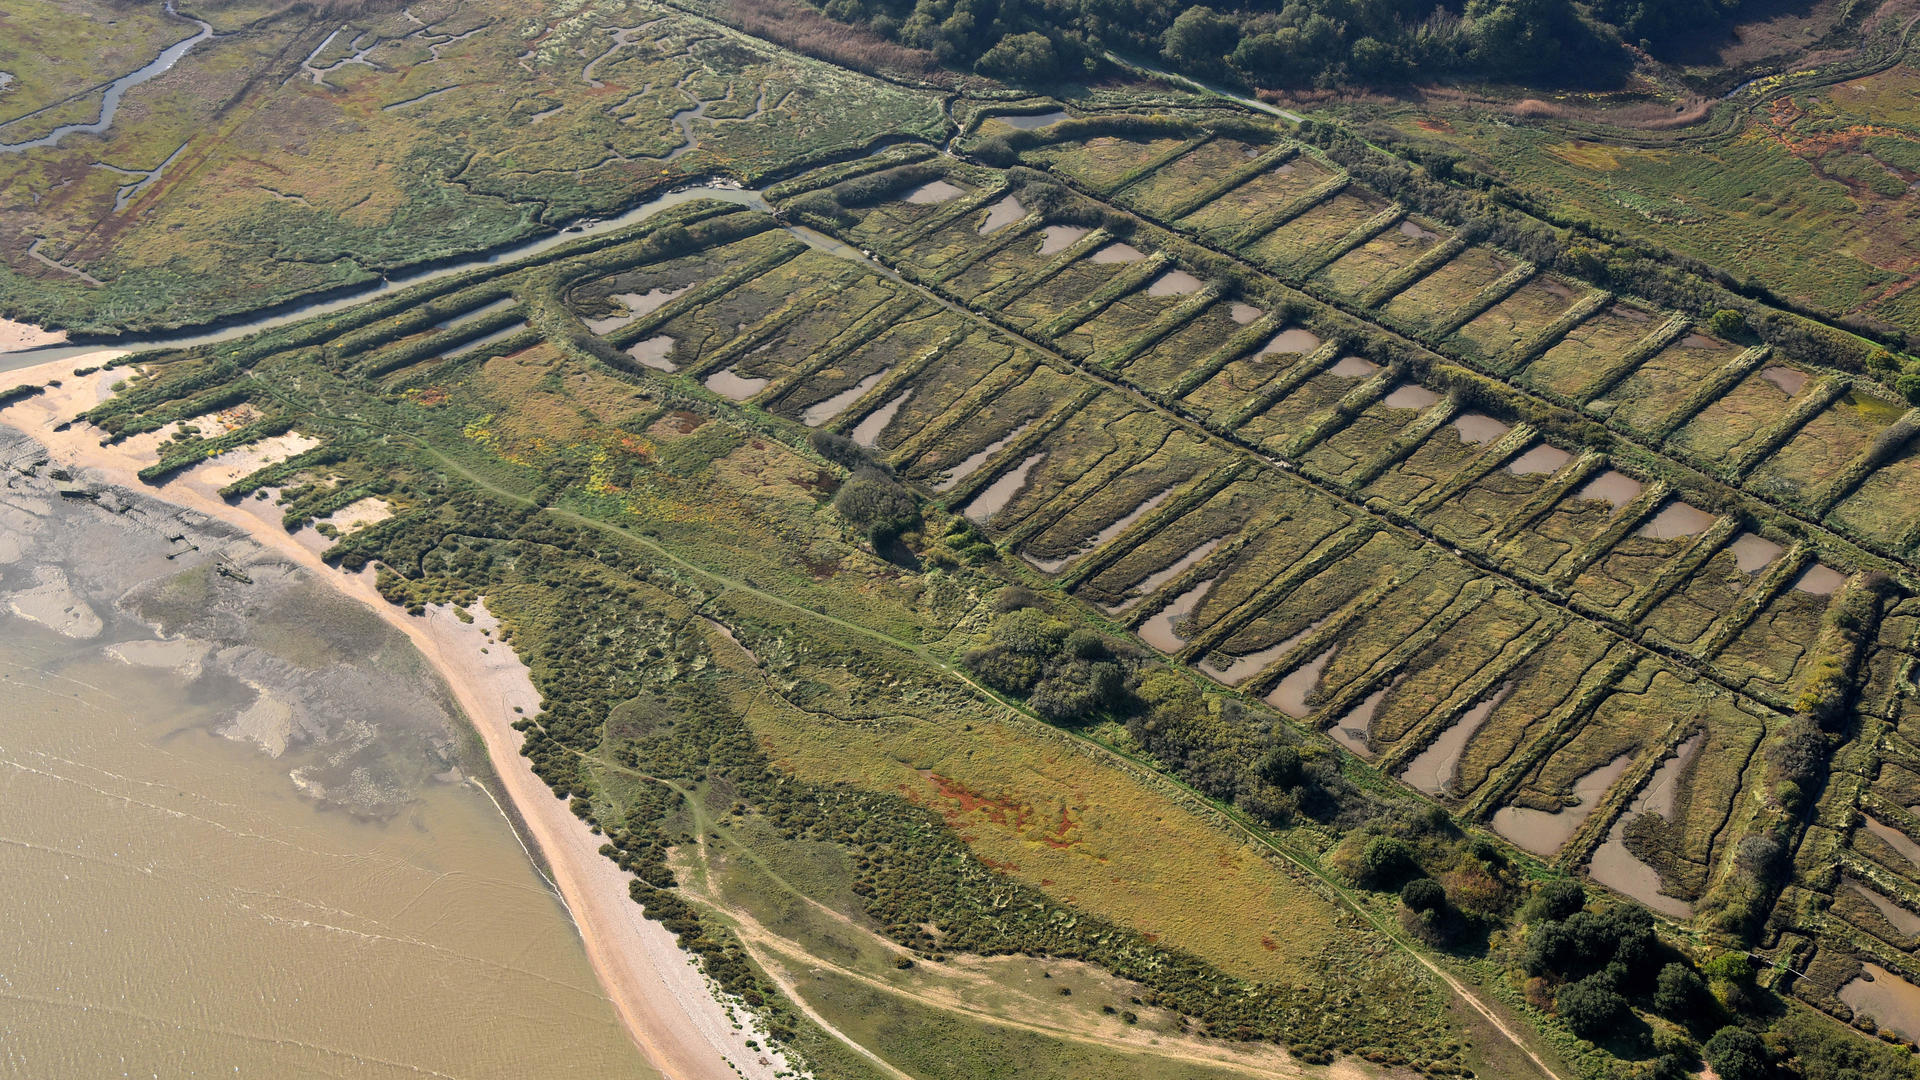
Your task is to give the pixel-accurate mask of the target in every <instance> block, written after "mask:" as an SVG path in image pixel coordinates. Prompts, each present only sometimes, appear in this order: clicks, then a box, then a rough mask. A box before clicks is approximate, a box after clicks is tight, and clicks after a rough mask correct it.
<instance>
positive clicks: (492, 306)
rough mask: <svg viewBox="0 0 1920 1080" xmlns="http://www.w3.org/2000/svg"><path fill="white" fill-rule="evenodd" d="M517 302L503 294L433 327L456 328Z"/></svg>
mask: <svg viewBox="0 0 1920 1080" xmlns="http://www.w3.org/2000/svg"><path fill="white" fill-rule="evenodd" d="M616 299H617V298H616ZM519 302H520V301H519V300H517V299H515V298H514V297H511V296H503V297H501V298H500V299H498V300H495V301H493V302H492V303H488V304H481V305H480V306H479V307H477V308H469V309H468V310H466V311H463V312H461V313H460V314H458V315H455V316H453V317H451V318H447V319H442V320H441V321H439V322H437V323H435V324H434V327H435V328H436V329H440V330H453V329H457V328H459V327H462V326H465V325H467V324H468V323H470V322H474V321H476V320H478V319H483V318H485V317H486V316H488V315H492V314H493V313H495V312H497V311H505V310H507V309H508V308H510V307H512V306H513V305H515V304H517V303H519ZM589 323H591V320H589ZM594 333H596V334H598V333H602V331H599V330H595V331H594Z"/></svg>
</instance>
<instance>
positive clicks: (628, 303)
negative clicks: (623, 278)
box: [448, 285, 693, 334]
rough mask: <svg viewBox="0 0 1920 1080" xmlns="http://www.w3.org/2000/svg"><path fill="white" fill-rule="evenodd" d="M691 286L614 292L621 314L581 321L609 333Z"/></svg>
mask: <svg viewBox="0 0 1920 1080" xmlns="http://www.w3.org/2000/svg"><path fill="white" fill-rule="evenodd" d="M692 288H693V286H692V285H682V286H680V287H679V288H677V289H648V290H647V291H646V292H643V293H615V294H614V295H612V296H610V297H608V298H607V299H609V300H612V301H614V302H616V303H618V304H619V305H620V306H621V307H622V308H625V309H626V310H625V312H624V313H623V314H619V315H609V316H607V317H606V318H604V319H585V320H582V321H584V322H585V323H586V324H587V329H589V330H591V331H593V332H594V333H596V334H605V333H609V332H611V331H614V330H618V329H619V328H621V327H623V326H625V325H627V324H628V323H630V322H632V321H633V320H635V319H637V318H639V317H640V316H642V315H651V314H653V313H654V312H656V311H659V310H660V309H661V308H663V307H665V306H666V305H667V303H668V302H669V301H672V300H677V299H679V298H680V297H681V296H683V295H685V294H686V293H687V291H688V290H690V289H692ZM514 302H515V301H514V299H513V298H512V297H507V298H505V299H502V300H496V301H494V303H492V304H488V305H487V306H486V307H484V308H479V309H477V310H476V311H474V312H470V313H469V314H470V315H478V314H481V313H484V312H486V311H488V310H490V309H492V308H494V307H495V306H496V305H500V304H512V303H514ZM464 317H465V316H463V318H464ZM448 325H451V324H448Z"/></svg>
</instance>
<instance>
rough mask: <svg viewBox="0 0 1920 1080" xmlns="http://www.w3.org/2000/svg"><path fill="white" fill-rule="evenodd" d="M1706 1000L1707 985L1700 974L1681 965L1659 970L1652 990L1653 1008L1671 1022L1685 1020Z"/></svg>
mask: <svg viewBox="0 0 1920 1080" xmlns="http://www.w3.org/2000/svg"><path fill="white" fill-rule="evenodd" d="M1706 1000H1707V983H1706V980H1705V979H1702V978H1701V977H1700V973H1699V972H1697V971H1695V970H1693V969H1692V968H1690V967H1688V966H1687V965H1685V964H1682V963H1678V962H1675V963H1671V964H1668V965H1667V966H1666V967H1663V968H1661V969H1660V977H1659V978H1658V979H1657V980H1656V981H1655V983H1654V988H1653V1008H1654V1011H1656V1012H1658V1013H1659V1014H1660V1015H1662V1016H1665V1017H1668V1018H1669V1019H1673V1020H1687V1019H1690V1018H1692V1017H1693V1016H1694V1014H1695V1013H1696V1012H1698V1011H1699V1009H1700V1006H1701V1004H1702V1003H1703V1002H1705V1001H1706Z"/></svg>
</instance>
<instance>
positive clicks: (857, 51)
mask: <svg viewBox="0 0 1920 1080" xmlns="http://www.w3.org/2000/svg"><path fill="white" fill-rule="evenodd" d="M727 8H728V10H729V11H731V12H732V14H733V22H734V23H735V25H737V26H738V27H739V28H740V29H742V30H744V31H746V32H747V33H749V34H752V35H753V36H754V37H759V38H766V39H767V40H769V41H772V42H774V43H775V44H778V45H784V46H786V47H787V48H789V49H792V50H793V51H795V52H798V53H804V54H806V55H807V56H811V57H815V58H816V59H820V60H826V61H829V62H832V63H836V64H842V65H845V66H847V67H850V68H853V69H854V70H856V71H864V72H867V73H868V74H889V73H894V72H907V73H911V74H915V75H918V76H920V77H922V78H924V79H926V80H927V81H929V82H934V83H938V84H941V85H952V84H953V83H954V82H955V81H956V80H955V78H954V76H953V75H952V74H950V73H948V72H947V71H945V70H943V69H942V68H941V67H940V63H939V61H938V60H937V59H935V58H934V55H933V54H932V53H930V52H928V51H926V50H925V49H910V48H907V47H906V46H904V45H899V44H896V43H894V42H892V41H888V40H887V39H886V38H884V37H881V36H880V35H879V34H876V33H874V32H873V31H871V30H868V29H866V28H865V27H861V26H849V25H848V24H846V23H842V22H835V21H834V20H832V19H830V18H828V17H826V16H825V15H822V14H821V13H820V12H818V11H815V10H813V9H812V8H809V7H806V6H804V5H801V4H793V3H787V2H786V0H728V3H727Z"/></svg>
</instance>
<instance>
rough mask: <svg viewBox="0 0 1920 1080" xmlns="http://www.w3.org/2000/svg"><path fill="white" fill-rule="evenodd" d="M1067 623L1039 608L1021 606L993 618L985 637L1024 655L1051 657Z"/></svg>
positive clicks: (1063, 635)
mask: <svg viewBox="0 0 1920 1080" xmlns="http://www.w3.org/2000/svg"><path fill="white" fill-rule="evenodd" d="M1068 629H1069V628H1068V626H1067V624H1066V623H1065V622H1063V621H1062V620H1060V619H1056V618H1054V617H1053V616H1051V615H1049V614H1047V613H1046V612H1044V611H1041V610H1040V609H1039V608H1020V609H1019V610H1017V611H1009V612H1007V613H1006V614H1004V615H1002V616H1000V617H999V618H997V619H995V620H993V629H991V630H989V631H988V632H987V633H988V636H989V637H991V638H992V639H993V643H994V644H996V645H1003V646H1005V647H1006V648H1008V649H1010V650H1012V651H1013V652H1016V653H1020V654H1021V655H1023V656H1050V655H1052V654H1053V652H1054V651H1055V650H1057V649H1058V648H1060V645H1061V643H1062V642H1063V641H1065V640H1066V637H1067V633H1068Z"/></svg>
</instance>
